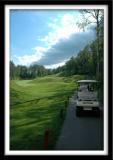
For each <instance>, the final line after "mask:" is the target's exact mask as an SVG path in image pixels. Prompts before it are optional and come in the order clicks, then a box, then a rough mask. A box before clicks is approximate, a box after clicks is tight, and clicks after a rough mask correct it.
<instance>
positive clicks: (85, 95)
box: [78, 80, 98, 100]
mask: <svg viewBox="0 0 113 160" xmlns="http://www.w3.org/2000/svg"><path fill="white" fill-rule="evenodd" d="M97 84H98V81H95V80H81V81H78V99H82V100H96V99H97V97H98V94H97V92H98V85H97Z"/></svg>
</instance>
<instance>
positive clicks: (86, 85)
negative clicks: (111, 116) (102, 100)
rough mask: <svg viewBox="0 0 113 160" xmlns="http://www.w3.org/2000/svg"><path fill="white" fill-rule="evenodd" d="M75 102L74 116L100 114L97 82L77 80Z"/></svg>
mask: <svg viewBox="0 0 113 160" xmlns="http://www.w3.org/2000/svg"><path fill="white" fill-rule="evenodd" d="M77 83H78V89H77V100H76V115H77V116H80V115H82V113H84V112H87V113H89V114H90V113H91V112H92V113H97V114H98V113H100V108H99V100H98V81H96V80H79V81H77Z"/></svg>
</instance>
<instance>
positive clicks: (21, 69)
mask: <svg viewBox="0 0 113 160" xmlns="http://www.w3.org/2000/svg"><path fill="white" fill-rule="evenodd" d="M48 74H50V70H49V69H46V68H45V67H44V66H42V65H38V64H34V65H31V66H29V67H27V66H23V65H17V66H16V65H15V64H14V63H13V61H10V78H11V79H33V78H36V77H41V76H46V75H48Z"/></svg>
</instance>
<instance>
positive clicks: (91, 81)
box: [77, 80, 98, 83]
mask: <svg viewBox="0 0 113 160" xmlns="http://www.w3.org/2000/svg"><path fill="white" fill-rule="evenodd" d="M77 82H78V83H97V82H98V81H96V80H79V81H77Z"/></svg>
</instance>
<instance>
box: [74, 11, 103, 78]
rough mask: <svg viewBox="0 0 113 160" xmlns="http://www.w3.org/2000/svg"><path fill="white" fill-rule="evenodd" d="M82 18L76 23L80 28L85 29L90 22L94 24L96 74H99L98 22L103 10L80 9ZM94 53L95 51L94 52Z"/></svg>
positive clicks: (101, 17)
mask: <svg viewBox="0 0 113 160" xmlns="http://www.w3.org/2000/svg"><path fill="white" fill-rule="evenodd" d="M80 12H81V14H82V17H83V20H82V22H78V23H77V25H78V26H79V27H80V28H83V30H85V27H86V26H88V25H89V24H91V23H95V24H96V37H97V45H96V53H97V54H96V56H97V58H96V60H97V69H96V70H97V71H96V72H97V76H99V75H100V65H99V58H100V55H99V53H100V52H99V42H100V39H99V38H100V24H101V23H100V22H101V20H102V19H103V10H102V9H83V10H80ZM94 54H95V53H94Z"/></svg>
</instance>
